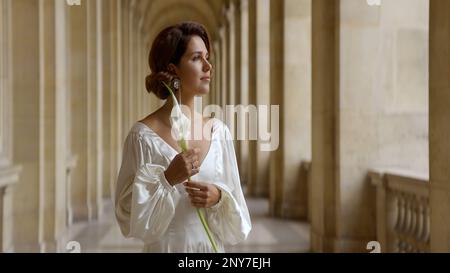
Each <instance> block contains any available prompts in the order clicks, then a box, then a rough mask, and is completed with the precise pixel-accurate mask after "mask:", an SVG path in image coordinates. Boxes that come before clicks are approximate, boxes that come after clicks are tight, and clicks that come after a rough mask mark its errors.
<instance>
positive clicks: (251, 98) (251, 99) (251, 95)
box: [242, 0, 258, 196]
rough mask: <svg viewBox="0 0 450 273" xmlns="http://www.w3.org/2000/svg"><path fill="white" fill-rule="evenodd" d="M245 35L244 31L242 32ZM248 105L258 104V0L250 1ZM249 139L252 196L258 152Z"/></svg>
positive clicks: (248, 178)
mask: <svg viewBox="0 0 450 273" xmlns="http://www.w3.org/2000/svg"><path fill="white" fill-rule="evenodd" d="M242 32H243V33H244V31H242ZM247 52H248V105H249V106H250V105H255V106H256V104H257V102H256V90H257V89H256V58H257V50H256V0H248V50H247ZM257 128H258V127H257V124H252V123H251V122H250V123H249V126H248V129H249V132H250V131H252V130H253V131H257ZM248 139H249V145H248V147H249V149H248V158H249V159H250V160H248V162H247V169H248V171H247V192H248V194H249V195H251V196H255V195H256V183H257V177H256V170H257V164H256V161H255V155H256V150H257V146H258V145H257V142H256V137H255V138H254V139H252V138H250V135H249V136H248Z"/></svg>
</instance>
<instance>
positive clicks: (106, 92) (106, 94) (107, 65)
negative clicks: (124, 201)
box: [100, 0, 115, 199]
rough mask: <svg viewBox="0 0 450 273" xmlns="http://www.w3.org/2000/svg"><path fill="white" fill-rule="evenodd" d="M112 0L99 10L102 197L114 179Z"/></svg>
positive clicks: (108, 191)
mask: <svg viewBox="0 0 450 273" xmlns="http://www.w3.org/2000/svg"><path fill="white" fill-rule="evenodd" d="M113 2H114V1H110V0H102V3H101V4H102V12H101V20H102V22H101V28H102V29H101V33H102V49H101V51H102V54H101V57H100V59H101V68H102V87H103V88H102V90H100V91H101V100H102V106H103V109H102V117H103V120H102V121H103V122H102V124H101V127H102V138H103V139H102V142H103V145H102V147H101V151H102V154H103V161H102V171H103V174H102V181H103V185H102V199H103V198H109V197H111V189H112V181H113V180H114V176H113V171H112V164H111V160H113V157H112V155H113V151H112V149H111V146H112V145H111V143H112V139H113V135H112V132H111V131H112V129H111V128H112V115H113V114H112V111H111V108H112V103H111V102H112V96H113V95H112V90H111V89H112V84H111V83H112V78H111V76H112V70H113V69H114V67H113V66H112V65H111V64H112V63H113V62H112V54H111V46H112V38H111V36H112V33H113V31H115V29H112V27H111V20H110V18H111V15H112V14H111V5H112V4H113Z"/></svg>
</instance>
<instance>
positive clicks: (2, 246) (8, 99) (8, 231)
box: [0, 0, 21, 252]
mask: <svg viewBox="0 0 450 273" xmlns="http://www.w3.org/2000/svg"><path fill="white" fill-rule="evenodd" d="M10 26H11V1H10V0H6V1H1V2H0V128H1V130H0V252H12V251H13V222H14V218H13V206H12V205H13V203H12V191H13V188H14V185H15V183H17V181H18V180H19V174H20V169H21V167H20V166H19V165H15V164H14V162H13V151H12V147H13V141H14V140H13V134H12V131H13V124H12V120H13V109H12V107H11V105H12V104H13V97H12V96H13V94H12V71H11V61H12V60H11V52H12V48H11V38H12V37H11V32H10Z"/></svg>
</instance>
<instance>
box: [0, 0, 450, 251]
mask: <svg viewBox="0 0 450 273" xmlns="http://www.w3.org/2000/svg"><path fill="white" fill-rule="evenodd" d="M449 14H450V1H449V0H386V1H385V0H382V1H368V0H80V1H66V0H0V252H32V253H49V252H50V253H51V252H66V251H67V249H66V246H67V243H68V241H74V243H75V244H76V242H78V243H79V244H80V247H81V251H82V252H122V251H123V252H140V249H141V246H140V243H139V242H136V241H134V240H125V239H123V237H122V235H121V234H120V232H119V229H118V226H117V224H116V223H115V219H114V214H113V207H112V206H111V203H108V202H105V201H104V200H111V197H112V196H114V194H117V193H116V192H115V191H116V186H117V185H116V182H117V180H118V179H117V178H118V173H119V169H120V167H121V163H122V156H123V154H124V153H123V148H124V143H125V140H126V138H127V136H128V135H129V133H130V129H131V128H133V125H134V124H135V123H136V122H137V121H140V120H142V119H144V118H145V117H148V115H149V114H151V113H153V112H154V111H156V110H157V109H159V108H160V107H161V105H163V104H164V100H161V99H160V97H158V96H157V95H156V93H155V92H149V90H148V89H147V86H146V85H147V81H146V79H148V77H149V76H151V75H153V72H157V71H151V69H150V65H149V52H150V50H151V47H152V44H153V42H154V40H155V38H156V37H157V34H158V33H159V32H160V31H161V30H162V29H164V28H165V27H167V26H169V25H174V24H177V23H180V22H183V21H195V22H198V23H200V24H202V25H203V26H204V28H205V29H206V30H207V31H204V32H206V33H208V35H207V36H209V38H208V39H209V40H210V42H209V44H210V48H209V49H208V50H209V51H208V57H206V59H208V62H209V63H210V64H211V66H212V70H211V71H212V74H211V75H210V78H209V79H206V81H208V80H209V84H207V85H205V86H207V87H208V88H205V90H206V89H207V92H206V91H205V92H204V93H202V96H197V97H196V98H195V102H196V104H194V106H195V107H193V108H195V109H196V110H197V112H199V113H200V114H201V116H203V117H210V116H212V115H214V116H215V117H216V118H217V119H220V120H222V121H223V122H224V123H226V124H227V126H228V127H229V129H230V132H231V134H232V137H233V147H234V153H235V155H236V161H237V162H236V164H235V165H236V166H237V167H238V169H239V176H240V183H241V184H242V185H246V198H247V201H248V206H249V208H250V215H251V218H252V220H253V222H252V223H253V229H252V231H251V233H250V237H249V238H248V240H246V241H245V242H244V243H241V244H239V245H237V246H234V247H231V246H230V247H229V248H228V251H229V252H334V253H341V252H359V253H360V252H367V248H366V247H367V243H368V242H369V241H376V242H378V243H379V245H380V246H381V251H382V252H449V251H450V236H449V234H450V218H449V217H448V212H449V211H450V168H449V162H450V142H449V141H448V139H449V135H450V122H449V120H450V107H449V105H450V80H449V75H450V47H449V44H450V16H449ZM180 48H181V47H180ZM177 52H178V51H177ZM157 56H158V57H159V56H160V55H159V54H157ZM205 56H206V55H205ZM170 60H172V59H170ZM170 64H172V63H170ZM174 65H176V64H174ZM161 67H162V68H161V69H162V71H159V72H158V73H161V75H166V74H170V71H169V67H166V65H162V66H161ZM154 70H158V69H154ZM158 73H157V74H158ZM174 76H175V75H174V74H170V77H174ZM151 78H152V77H150V79H151ZM203 78H204V77H203ZM206 78H208V77H206ZM168 81H173V83H175V81H174V80H173V79H172V80H168ZM182 85H184V83H183V84H182ZM159 87H162V85H159ZM150 91H151V90H150ZM197 106H198V107H197ZM228 110H230V111H228ZM239 132H240V133H242V132H243V134H239ZM238 134H239V135H238ZM242 135H244V136H243V137H242ZM230 143H231V142H230ZM230 147H231V145H230ZM125 154H126V153H125ZM223 161H227V160H223ZM127 162H130V161H127ZM211 162H212V161H211ZM217 162H220V160H218V161H217ZM217 162H216V163H217ZM192 165H193V164H192ZM160 170H162V169H161V168H160ZM216 170H217V171H220V168H216ZM127 177H128V178H130V177H132V176H131V175H130V176H127ZM234 177H235V178H236V177H237V175H236V176H234ZM212 180H213V179H211V181H212ZM222 180H223V181H229V180H232V179H222ZM234 180H235V181H237V179H234ZM152 181H153V180H152ZM217 181H219V180H217ZM128 193H129V192H128ZM135 196H136V195H135ZM166 219H167V218H166ZM221 219H224V218H221ZM247 230H248V229H247ZM71 249H72V248H71Z"/></svg>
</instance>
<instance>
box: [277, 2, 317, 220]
mask: <svg viewBox="0 0 450 273" xmlns="http://www.w3.org/2000/svg"><path fill="white" fill-rule="evenodd" d="M270 11H271V17H270V19H271V39H270V40H271V52H270V64H271V103H272V104H273V105H279V107H280V108H279V110H280V124H279V125H280V126H279V143H278V142H276V141H275V140H272V143H273V145H274V146H275V144H279V146H278V148H277V149H276V150H275V151H273V152H272V154H271V168H270V170H271V171H270V177H271V191H270V210H271V213H272V215H276V216H283V217H287V218H297V219H306V217H307V181H306V176H305V175H301V173H300V171H301V168H300V166H301V163H302V160H307V161H309V160H310V159H311V137H310V135H311V74H310V67H311V63H310V59H311V47H310V41H311V36H310V35H311V32H310V27H311V21H310V16H311V14H310V11H311V1H310V0H302V1H298V0H284V1H271V8H270ZM296 32H298V33H299V34H298V35H292V33H296ZM272 114H273V113H272ZM276 129H278V128H271V130H272V138H275V136H278V132H276V133H277V134H276V135H275V133H274V131H275V130H276Z"/></svg>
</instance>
